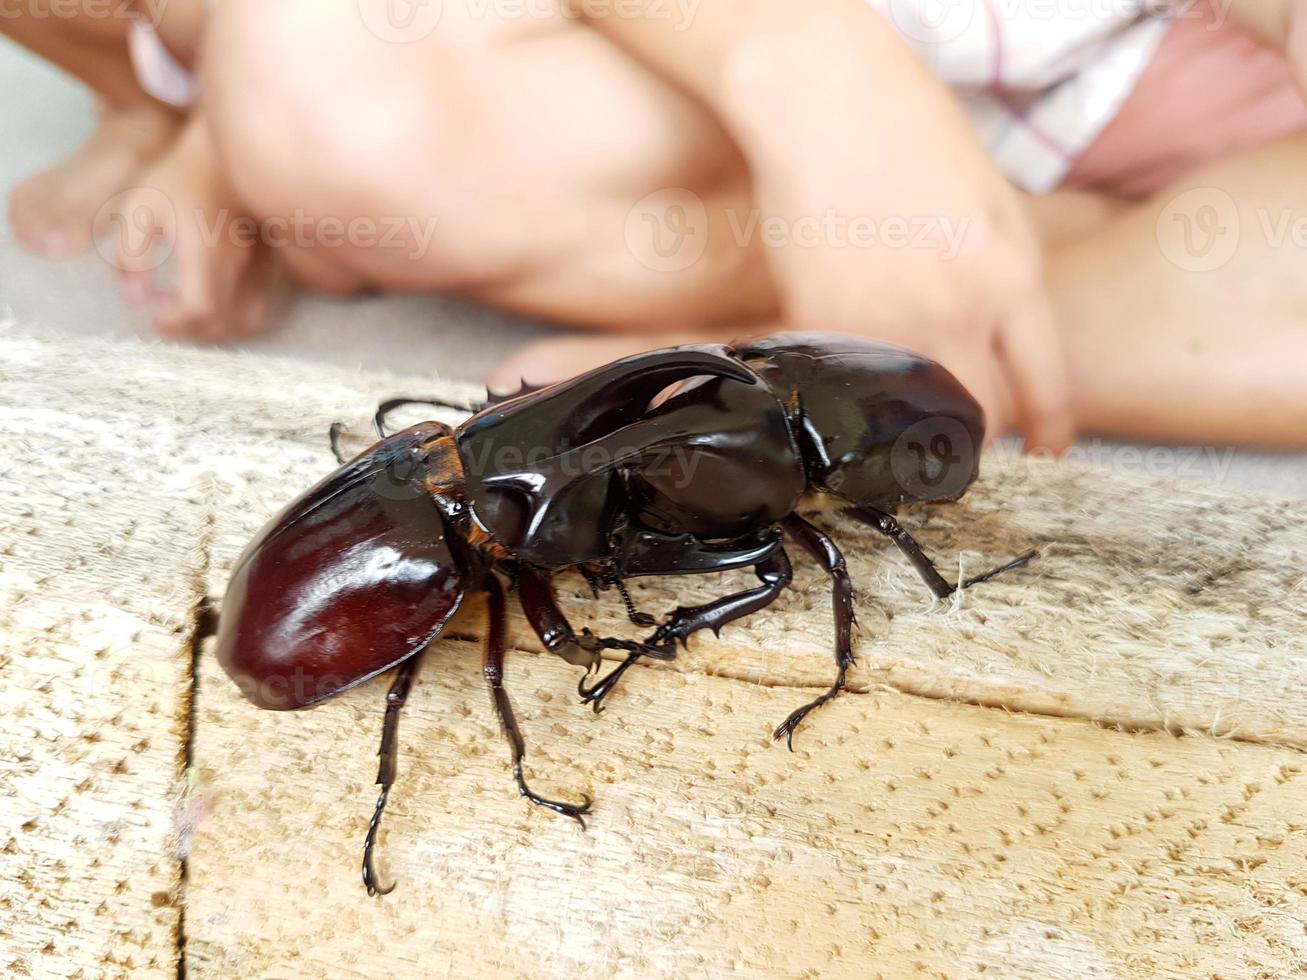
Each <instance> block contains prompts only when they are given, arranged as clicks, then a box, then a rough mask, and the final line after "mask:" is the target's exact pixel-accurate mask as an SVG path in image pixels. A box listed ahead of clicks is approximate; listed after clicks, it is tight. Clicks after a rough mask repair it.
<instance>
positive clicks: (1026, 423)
mask: <svg viewBox="0 0 1307 980" xmlns="http://www.w3.org/2000/svg"><path fill="white" fill-rule="evenodd" d="M998 343H999V346H1000V355H1001V357H1002V360H1003V364H1004V367H1005V369H1006V373H1007V376H1008V381H1009V383H1010V384H1011V386H1012V390H1013V393H1014V394H1015V395H1016V399H1017V412H1018V413H1019V416H1020V419H1021V428H1022V431H1023V433H1024V434H1025V437H1026V447H1027V449H1043V450H1046V451H1049V452H1052V453H1055V454H1057V455H1061V454H1062V453H1064V452H1066V450H1067V448H1068V447H1069V446H1070V445H1071V443H1072V441H1074V439H1075V434H1076V433H1075V420H1074V418H1073V416H1072V413H1071V379H1070V374H1069V372H1068V370H1067V367H1066V362H1065V359H1064V357H1063V354H1062V345H1061V340H1060V338H1059V336H1058V334H1057V330H1056V326H1055V324H1054V322H1053V311H1052V309H1051V308H1050V306H1049V304H1048V300H1047V298H1046V297H1045V296H1044V293H1043V290H1042V289H1040V290H1038V291H1036V294H1035V295H1033V296H1031V297H1030V298H1028V299H1027V300H1025V301H1024V302H1023V303H1020V304H1018V307H1017V309H1015V310H1014V311H1012V312H1011V313H1010V314H1009V316H1008V318H1007V320H1006V321H1005V322H1004V323H1003V325H1002V326H1001V327H1000V330H999V335H998Z"/></svg>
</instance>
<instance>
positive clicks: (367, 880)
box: [363, 786, 395, 897]
mask: <svg viewBox="0 0 1307 980" xmlns="http://www.w3.org/2000/svg"><path fill="white" fill-rule="evenodd" d="M389 795H390V787H389V786H383V787H381V793H380V795H378V796H377V808H376V809H375V810H373V811H372V819H371V820H369V821H368V836H367V839H366V840H365V841H364V843H363V886H364V887H365V888H366V889H367V890H368V896H369V897H372V896H377V895H389V894H390V893H391V892H393V891H394V890H395V883H394V882H393V881H392V882H391V883H390V884H389V885H386V886H385V887H382V886H381V885H378V884H377V868H376V865H375V864H373V857H372V856H373V852H374V851H375V849H376V844H377V831H378V830H379V829H380V828H381V814H382V812H383V811H384V810H385V809H386V797H387V796H389Z"/></svg>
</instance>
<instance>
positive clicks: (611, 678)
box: [576, 650, 645, 714]
mask: <svg viewBox="0 0 1307 980" xmlns="http://www.w3.org/2000/svg"><path fill="white" fill-rule="evenodd" d="M643 656H645V652H644V651H643V650H636V651H635V652H633V653H631V654H630V655H629V656H627V658H626V659H625V660H623V661H622V662H621V663H620V664H618V665H617V666H616V667H614V668H613V669H612V670H610V671H609V672H608V673H607V674H606V675H605V676H604V677H603V678H602V679H600V680H598V681H596V682H595V683H594V684H593V685H591V686H590V687H586V686H585V678H584V677H583V678H581V681H580V683H578V684H577V685H576V692H577V693H578V694H579V695H581V703H582V704H588V705H590V706H591V707H592V708H594V713H595V714H599V712H601V711H603V710H604V705H603V700H604V698H606V697H608V695H609V694H611V693H612V690H613V687H614V686H615V685H616V684H617V681H618V680H619V679H620V678H621V676H622V675H623V674H624V673H626V671H627V670H628V669H629V668H630V666H631V665H632V664H634V663H635V662H636V661H637V660H639V659H640V658H641V657H643Z"/></svg>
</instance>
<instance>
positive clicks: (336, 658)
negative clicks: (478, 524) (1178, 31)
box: [218, 423, 465, 708]
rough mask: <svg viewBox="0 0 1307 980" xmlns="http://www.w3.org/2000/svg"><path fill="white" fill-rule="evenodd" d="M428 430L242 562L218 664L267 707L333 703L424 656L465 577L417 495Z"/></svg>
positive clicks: (268, 533) (307, 505) (351, 478)
mask: <svg viewBox="0 0 1307 980" xmlns="http://www.w3.org/2000/svg"><path fill="white" fill-rule="evenodd" d="M447 434H448V430H446V429H444V427H443V426H436V425H434V424H431V423H428V424H426V425H423V426H414V427H413V428H412V429H408V430H405V431H404V432H401V433H398V434H397V435H394V436H391V437H390V438H389V439H387V440H384V441H383V442H381V443H379V444H378V445H377V446H375V447H373V448H372V449H371V450H369V451H368V452H367V453H365V454H363V455H362V456H360V457H358V458H357V459H356V460H355V461H354V462H352V463H351V464H349V465H348V466H346V467H345V468H344V469H341V470H338V471H337V472H336V473H334V474H332V475H331V476H330V477H328V478H327V479H326V480H324V481H323V482H321V483H319V484H318V485H317V486H316V487H314V488H313V489H312V490H310V491H308V492H307V493H306V494H304V495H303V496H302V497H300V498H299V499H298V500H297V501H295V502H294V503H293V504H291V505H290V506H289V507H288V508H287V509H286V510H285V511H283V512H282V513H281V514H280V515H278V516H277V517H276V518H274V519H273V520H272V521H271V522H270V523H269V524H268V525H267V527H266V528H265V529H264V530H263V532H262V533H261V534H259V535H258V536H257V537H256V538H255V539H254V541H253V542H252V543H251V544H250V546H249V547H248V548H247V549H246V551H245V553H244V554H243V555H242V556H241V558H240V560H239V561H238V563H237V567H236V571H235V573H234V574H233V576H232V580H231V584H230V585H229V586H228V589H227V597H226V599H225V600H224V602H223V607H222V616H221V620H220V623H219V630H218V659H219V661H220V662H221V663H222V665H223V667H224V668H225V669H226V671H227V673H228V674H229V675H231V677H232V679H233V680H234V681H235V682H236V683H237V685H238V686H239V687H240V688H241V691H242V693H244V695H245V696H246V697H247V698H248V699H249V700H251V701H253V702H254V703H255V704H257V705H259V706H260V707H263V708H300V707H304V706H305V705H309V704H313V703H314V702H316V701H320V700H322V699H323V698H327V697H330V696H331V695H333V694H336V693H338V692H339V691H341V690H343V689H344V688H346V687H349V686H351V685H353V684H357V683H358V682H360V681H362V680H364V679H366V678H368V677H371V676H372V675H374V674H377V673H380V672H381V671H383V670H386V669H387V668H389V667H392V666H394V665H395V664H396V663H398V662H399V661H401V660H404V659H405V658H407V657H409V656H411V655H412V654H414V653H416V652H417V651H418V650H421V649H422V648H423V647H424V646H425V645H426V644H427V643H429V642H430V641H431V640H432V639H434V638H435V637H436V636H437V635H438V634H439V633H440V631H441V629H442V628H443V627H444V625H445V623H446V622H448V620H449V618H450V617H451V616H452V615H453V614H454V611H455V610H456V609H457V608H458V605H459V603H460V601H461V600H462V597H463V591H464V578H465V576H464V574H463V571H462V567H461V564H460V562H459V561H458V560H457V559H456V557H455V553H454V551H453V550H452V549H451V548H450V545H449V542H448V539H447V530H446V527H445V523H444V518H443V517H442V515H441V512H440V510H439V508H438V507H437V506H436V503H435V501H434V500H433V499H432V498H431V496H430V495H429V494H428V493H427V491H426V490H425V489H424V488H423V485H422V484H423V481H422V478H421V477H422V472H421V467H422V465H423V461H424V460H425V458H426V457H425V454H424V453H423V451H422V450H423V447H424V446H427V445H429V444H430V443H431V441H432V440H434V439H437V438H441V437H443V436H445V435H447Z"/></svg>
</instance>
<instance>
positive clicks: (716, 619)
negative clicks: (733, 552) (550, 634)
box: [577, 547, 794, 713]
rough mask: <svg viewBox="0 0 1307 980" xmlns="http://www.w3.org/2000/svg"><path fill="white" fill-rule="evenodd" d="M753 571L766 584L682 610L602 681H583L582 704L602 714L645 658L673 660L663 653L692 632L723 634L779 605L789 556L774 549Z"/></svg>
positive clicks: (789, 573)
mask: <svg viewBox="0 0 1307 980" xmlns="http://www.w3.org/2000/svg"><path fill="white" fill-rule="evenodd" d="M753 571H754V574H755V575H757V576H758V578H759V580H760V581H761V582H762V583H763V584H762V585H760V586H758V587H757V588H753V589H746V590H745V591H744V592H737V593H735V594H734V595H728V596H725V597H723V598H721V599H717V600H714V601H713V602H709V603H706V604H704V605H702V606H691V607H689V608H686V607H678V608H677V609H676V611H675V612H673V613H672V615H671V618H670V619H669V620H668V621H667V622H666V623H664V624H663V625H662V626H660V627H658V629H657V631H656V632H655V633H654V634H653V636H651V637H650V638H649V639H648V640H646V641H645V642H644V643H642V644H636V646H638V647H640V648H641V649H634V650H632V651H631V653H630V655H629V656H628V657H627V658H626V659H625V660H623V661H622V662H621V663H620V664H618V665H617V666H616V667H614V668H613V669H612V670H611V671H610V672H609V673H608V674H607V676H605V677H604V678H603V679H602V680H600V681H598V682H597V683H595V684H593V685H592V686H590V687H589V688H587V687H586V686H585V681H584V680H582V682H581V684H580V685H579V686H578V688H577V690H578V692H579V693H580V695H581V702H582V703H583V704H590V705H593V707H594V710H595V712H596V713H598V712H600V711H602V710H603V700H604V698H606V697H608V695H609V694H611V693H612V691H613V687H614V686H615V685H616V684H617V681H618V680H619V679H620V678H621V676H622V675H623V674H624V673H626V671H627V670H628V669H629V668H630V666H631V665H632V664H634V663H635V662H636V661H637V660H639V659H640V658H641V657H648V656H659V657H661V658H662V659H670V658H668V657H667V655H666V653H663V652H662V651H664V650H668V649H670V650H673V651H674V650H675V649H676V642H677V641H678V640H679V641H680V642H681V644H682V645H684V644H685V641H686V638H687V637H689V636H690V634H691V633H695V632H697V631H699V630H701V629H711V630H712V631H713V632H714V633H720V632H721V629H722V627H723V626H725V625H726V624H727V623H729V622H731V621H733V620H736V619H741V618H742V617H744V616H749V615H752V614H753V613H756V612H757V611H758V610H759V609H763V608H766V607H767V606H769V605H771V604H772V603H773V602H775V601H776V598H777V596H779V595H780V594H781V593H782V592H783V591H785V587H786V586H787V585H789V584H790V581H791V580H792V579H793V577H794V574H793V569H792V567H791V566H790V558H789V555H787V554H786V553H785V549H784V548H782V547H777V548H776V549H775V550H773V551H772V553H771V555H769V556H768V557H767V559H766V560H765V561H762V562H759V563H758V564H757V565H755V566H754V569H753Z"/></svg>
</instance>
